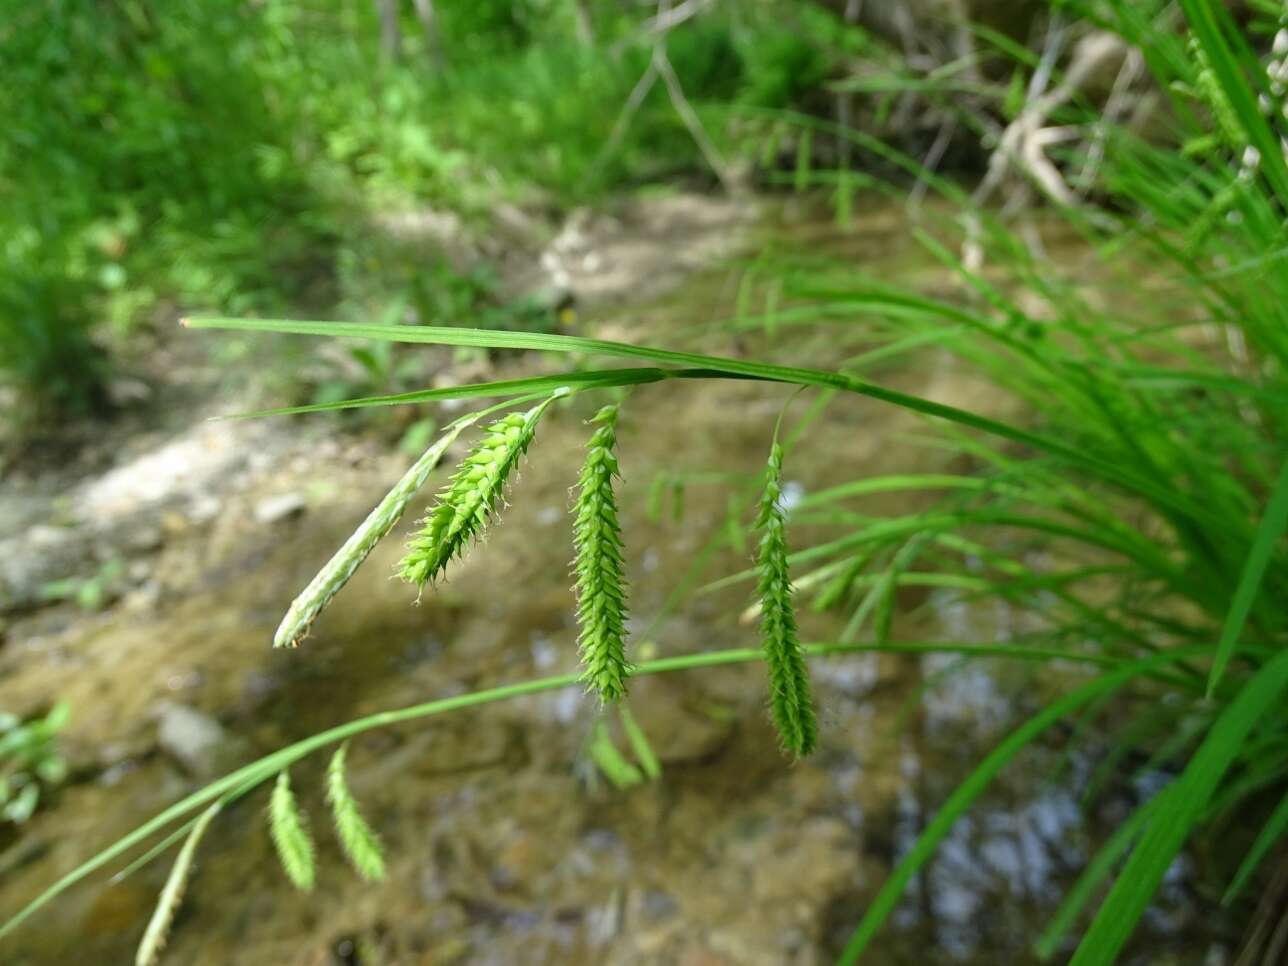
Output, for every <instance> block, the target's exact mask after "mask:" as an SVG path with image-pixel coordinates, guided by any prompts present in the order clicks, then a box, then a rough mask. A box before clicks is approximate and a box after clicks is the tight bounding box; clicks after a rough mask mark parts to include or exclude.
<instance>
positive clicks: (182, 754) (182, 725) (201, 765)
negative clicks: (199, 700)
mask: <svg viewBox="0 0 1288 966" xmlns="http://www.w3.org/2000/svg"><path fill="white" fill-rule="evenodd" d="M157 743H158V744H159V745H160V747H161V750H162V751H163V752H164V753H165V754H166V755H168V756H169V757H170V758H172V759H174V761H175V762H176V763H177V764H178V765H179V767H180V768H182V769H183V770H184V771H185V772H187V773H188V774H189V775H192V776H193V777H194V778H213V777H215V776H216V775H218V774H220V773H222V772H224V771H226V770H228V768H230V767H231V766H232V765H233V764H234V763H235V762H236V760H237V759H238V757H239V753H240V751H241V742H240V741H239V740H238V739H237V738H236V737H235V736H232V735H229V734H228V731H227V730H226V729H225V728H224V726H223V725H221V724H220V723H219V722H218V721H216V720H215V719H214V718H212V717H211V716H210V715H208V714H206V713H205V712H204V711H198V710H197V709H196V708H192V707H189V706H188V705H184V704H175V703H174V702H172V701H166V702H163V703H162V705H161V707H160V709H159V711H158V712H157Z"/></svg>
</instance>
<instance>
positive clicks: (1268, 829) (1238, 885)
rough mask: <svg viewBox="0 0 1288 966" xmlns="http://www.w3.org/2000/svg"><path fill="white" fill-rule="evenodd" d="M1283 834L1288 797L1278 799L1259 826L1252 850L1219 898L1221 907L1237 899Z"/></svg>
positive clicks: (1287, 823) (1287, 825)
mask: <svg viewBox="0 0 1288 966" xmlns="http://www.w3.org/2000/svg"><path fill="white" fill-rule="evenodd" d="M1285 832H1288V795H1284V797H1283V798H1282V799H1280V801H1279V805H1278V807H1276V808H1275V810H1274V811H1273V812H1272V813H1271V815H1270V818H1268V819H1267V820H1266V824H1265V825H1263V826H1261V831H1260V832H1259V833H1258V834H1257V839H1256V841H1255V842H1253V843H1252V848H1250V849H1248V854H1247V855H1245V856H1244V857H1243V861H1242V862H1240V863H1239V870H1238V871H1237V872H1235V874H1234V878H1233V879H1232V880H1231V881H1230V887H1229V888H1228V889H1226V890H1225V895H1223V896H1222V897H1221V905H1223V906H1228V905H1229V904H1230V903H1231V902H1233V901H1234V900H1235V899H1236V898H1237V897H1238V895H1239V893H1240V892H1242V891H1243V888H1244V886H1246V885H1247V884H1248V880H1249V879H1251V878H1252V873H1253V872H1255V871H1256V870H1257V867H1258V866H1259V865H1261V860H1262V859H1264V858H1265V857H1266V854H1267V853H1268V852H1269V851H1270V849H1271V848H1272V847H1273V846H1274V844H1275V843H1276V842H1278V841H1279V839H1280V838H1282V837H1283V835H1284V833H1285Z"/></svg>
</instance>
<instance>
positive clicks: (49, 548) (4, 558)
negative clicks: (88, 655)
mask: <svg viewBox="0 0 1288 966" xmlns="http://www.w3.org/2000/svg"><path fill="white" fill-rule="evenodd" d="M87 556H89V555H88V554H87V553H86V551H85V544H84V541H82V540H81V539H79V538H78V537H77V535H76V532H75V531H74V530H71V529H70V528H67V527H51V526H45V525H43V524H39V525H37V526H34V527H31V528H30V529H28V530H27V532H26V533H23V534H19V535H18V536H16V537H9V538H8V539H6V540H0V613H2V612H4V611H15V610H24V609H27V608H30V607H37V606H39V605H41V604H43V603H45V593H44V590H45V586H46V585H47V584H51V583H53V582H54V581H56V580H65V579H66V578H68V577H74V576H77V575H78V574H79V572H80V571H81V570H82V569H84V568H86V563H87V562H86V557H87Z"/></svg>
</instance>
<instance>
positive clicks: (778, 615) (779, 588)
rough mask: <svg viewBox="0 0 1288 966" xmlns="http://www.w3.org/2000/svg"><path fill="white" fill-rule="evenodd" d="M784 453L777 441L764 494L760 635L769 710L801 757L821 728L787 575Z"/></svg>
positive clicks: (786, 741) (786, 746)
mask: <svg viewBox="0 0 1288 966" xmlns="http://www.w3.org/2000/svg"><path fill="white" fill-rule="evenodd" d="M782 476H783V449H782V447H781V446H780V445H779V444H778V442H777V440H775V441H774V445H773V448H772V449H771V450H770V453H769V468H768V470H767V472H766V474H765V489H764V492H763V493H762V494H761V500H760V513H759V515H758V516H757V518H756V528H757V529H758V530H760V532H761V536H760V547H759V549H758V551H757V555H756V572H757V574H758V575H759V581H758V584H757V589H758V590H759V592H760V605H761V614H760V632H761V639H762V643H763V646H764V649H765V664H766V666H767V667H768V668H769V690H770V698H769V711H770V716H771V717H772V718H773V721H774V726H775V727H776V728H777V729H778V735H779V737H780V738H781V740H782V743H783V748H784V749H785V750H787V751H789V752H791V753H792V754H794V755H795V756H796V757H798V758H800V757H804V756H805V755H808V754H809V753H810V752H811V751H813V750H814V745H815V743H816V741H817V739H818V725H817V723H816V721H815V719H814V703H813V699H812V698H811V696H810V685H809V672H808V670H807V669H806V667H805V658H804V656H803V655H802V654H801V645H800V640H799V639H798V637H797V634H796V616H795V614H794V613H793V611H792V585H791V581H790V580H789V579H788V576H787V535H786V530H787V524H786V517H785V514H784V513H783V507H782V503H781V502H780V501H781V496H782Z"/></svg>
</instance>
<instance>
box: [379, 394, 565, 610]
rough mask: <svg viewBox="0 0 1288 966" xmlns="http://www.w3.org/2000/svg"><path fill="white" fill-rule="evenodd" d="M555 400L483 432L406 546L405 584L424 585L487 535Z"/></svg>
mask: <svg viewBox="0 0 1288 966" xmlns="http://www.w3.org/2000/svg"><path fill="white" fill-rule="evenodd" d="M556 398H557V397H556V396H551V397H549V398H548V399H545V400H543V401H542V402H540V403H538V404H537V405H536V406H534V407H533V408H532V409H529V410H528V411H527V412H526V413H509V414H507V415H505V416H502V417H501V418H500V419H498V420H497V421H496V422H494V423H492V425H490V426H488V427H487V429H486V430H484V432H483V438H482V439H481V440H479V442H478V444H477V445H476V446H475V447H474V449H473V450H471V451H470V454H469V455H468V456H466V457H465V459H464V460H463V461H462V462H461V465H460V466H459V467H457V470H456V473H455V475H454V476H453V477H452V478H451V480H449V481H448V483H447V486H445V487H444V488H443V489H442V491H441V492H440V493H439V494H438V502H437V503H436V504H435V505H434V508H433V509H432V510H430V511H429V514H428V515H427V516H426V517H425V518H424V520H422V521H421V529H420V532H419V533H417V534H416V536H414V537H413V538H412V539H411V541H410V542H409V543H408V544H407V554H406V556H404V557H403V559H402V563H400V564H399V565H398V573H399V576H401V577H402V579H403V580H405V581H407V582H408V583H411V584H416V585H417V586H419V587H424V586H425V584H426V582H427V581H431V580H434V579H435V578H436V577H438V576H439V575H440V574H441V573H442V572H443V570H444V568H446V566H447V564H448V563H449V562H450V561H451V559H452V558H453V557H456V556H458V555H460V554H461V553H462V552H464V550H465V547H466V546H467V545H468V544H469V542H470V540H471V539H472V538H474V537H476V536H478V535H479V534H480V533H482V532H483V529H484V527H486V526H487V521H488V518H489V517H490V516H491V514H492V511H493V509H494V508H495V506H496V503H497V501H498V500H499V499H500V498H501V494H502V491H503V490H504V489H505V483H506V480H507V479H509V477H510V474H511V473H512V472H513V471H514V468H515V467H516V466H517V465H518V464H519V459H520V458H521V457H522V456H523V454H524V453H525V452H526V451H527V449H528V446H529V445H531V443H532V437H533V436H534V435H535V434H536V431H537V422H538V421H539V420H540V419H541V415H542V413H544V412H545V411H546V408H547V407H548V406H549V405H550V404H551V403H552V402H553V401H554V400H555V399H556Z"/></svg>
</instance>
